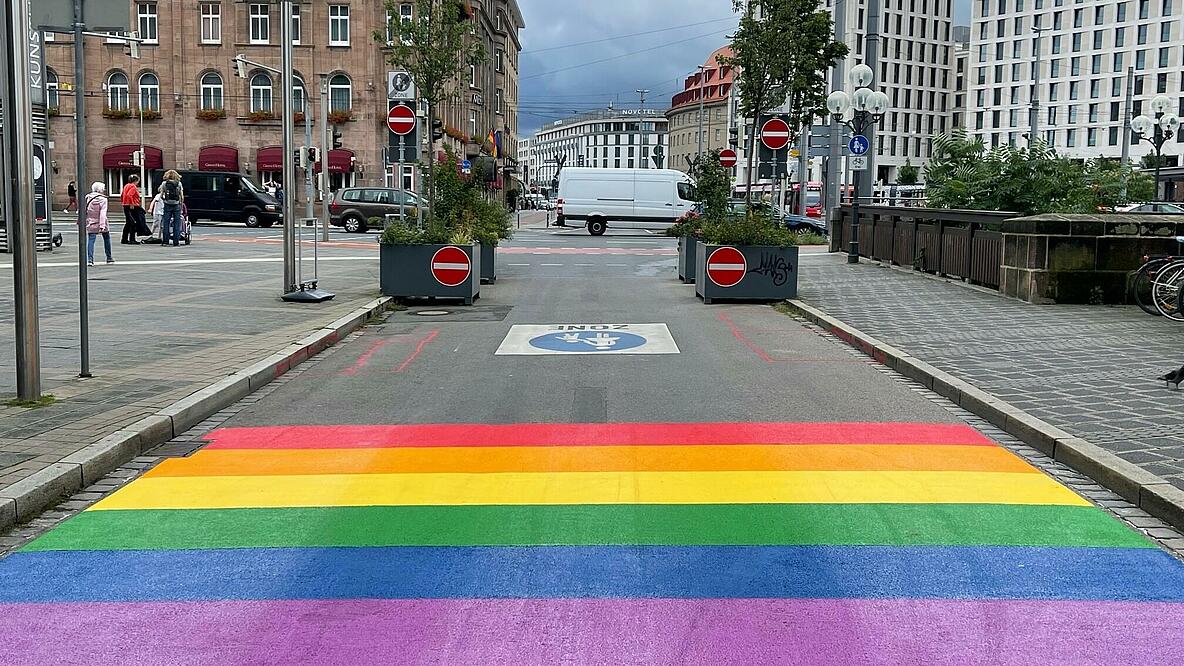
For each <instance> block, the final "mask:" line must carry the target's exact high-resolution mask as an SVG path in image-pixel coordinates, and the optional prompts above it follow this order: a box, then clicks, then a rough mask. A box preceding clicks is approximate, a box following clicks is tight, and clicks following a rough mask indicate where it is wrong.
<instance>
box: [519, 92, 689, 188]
mask: <svg viewBox="0 0 1184 666" xmlns="http://www.w3.org/2000/svg"><path fill="white" fill-rule="evenodd" d="M664 113H665V112H664V111H658V110H651V109H605V110H601V111H592V112H588V113H581V114H579V115H577V116H573V117H571V118H566V119H563V120H556V121H554V122H550V123H547V124H546V125H544V126H543V127H542V129H540V130H539V131H538V132H537V133H535V135H534V139H533V140H532V141H531V150H532V151H533V159H534V161H535V167H534V168H533V169H531V171H532V172H533V173H532V174H531V176H530V179H531V181H532V182H536V183H542V184H550V182H551V180H552V179H553V178H555V176H556V175H557V174H558V173H559V161H560V159H562V160H563V166H589V167H592V166H595V167H603V168H610V169H612V168H617V169H655V168H657V165H656V164H655V163H654V160H653V156H654V155H655V152H654V151H655V149H656V148H657V147H658V146H661V147H662V150H661V151H660V152H661V153H662V154H663V158H664V161H665V157H666V155H665V153H666V127H667V121H666V116H665V115H664ZM663 166H665V164H663Z"/></svg>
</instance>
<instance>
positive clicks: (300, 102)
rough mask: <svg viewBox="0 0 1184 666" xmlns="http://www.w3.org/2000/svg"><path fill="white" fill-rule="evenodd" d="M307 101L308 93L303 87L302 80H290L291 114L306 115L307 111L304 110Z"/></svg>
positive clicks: (294, 78) (297, 78)
mask: <svg viewBox="0 0 1184 666" xmlns="http://www.w3.org/2000/svg"><path fill="white" fill-rule="evenodd" d="M307 100H308V91H307V89H306V88H305V87H304V79H302V78H300V77H299V76H296V77H293V79H292V113H307V112H308V110H307V109H305V108H304V103H305V101H307Z"/></svg>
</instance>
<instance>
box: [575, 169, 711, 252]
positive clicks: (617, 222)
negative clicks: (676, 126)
mask: <svg viewBox="0 0 1184 666" xmlns="http://www.w3.org/2000/svg"><path fill="white" fill-rule="evenodd" d="M694 192H695V188H694V185H692V183H691V179H690V177H688V176H687V175H686V174H685V173H683V172H681V171H675V170H674V169H600V168H592V167H568V168H566V169H564V170H563V171H562V172H561V173H560V176H559V198H558V200H557V202H556V203H557V208H558V210H559V219H560V223H561V224H568V223H569V222H577V223H579V224H581V225H583V226H587V228H588V233H590V234H592V235H593V236H599V235H601V234H603V233H604V232H605V230H606V229H607V228H608V226H609V225H610V224H612V226H614V227H617V228H623V229H668V228H670V226H671V225H673V224H674V221H675V220H677V219H678V218H679V217H681V216H682V215H683V214H684V213H686V212H687V211H688V210H690V209H691V208H692V207H693V206H694V205H695V201H694V199H695V196H694Z"/></svg>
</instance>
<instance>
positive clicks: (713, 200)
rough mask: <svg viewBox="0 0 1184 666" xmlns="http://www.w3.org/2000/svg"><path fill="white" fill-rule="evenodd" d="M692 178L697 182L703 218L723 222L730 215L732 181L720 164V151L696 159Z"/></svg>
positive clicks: (692, 167)
mask: <svg viewBox="0 0 1184 666" xmlns="http://www.w3.org/2000/svg"><path fill="white" fill-rule="evenodd" d="M690 176H691V178H693V179H694V181H695V199H696V200H697V201H699V202H701V203H702V204H703V217H705V218H707V219H708V220H721V219H723V218H724V217H725V216H726V215H727V213H728V197H729V196H730V195H731V193H732V179H731V177H729V176H728V171H727V169H725V168H723V166H721V165H720V163H719V150H713V151H711V152H710V153H707V154H705V155H701V156H699V157H696V158H695V161H694V162H693V163H692V164H691V170H690Z"/></svg>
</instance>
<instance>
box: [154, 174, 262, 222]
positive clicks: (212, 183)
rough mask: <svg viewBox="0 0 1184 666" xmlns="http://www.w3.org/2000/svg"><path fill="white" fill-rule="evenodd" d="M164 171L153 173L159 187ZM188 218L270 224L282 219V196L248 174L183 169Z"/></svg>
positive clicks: (158, 187)
mask: <svg viewBox="0 0 1184 666" xmlns="http://www.w3.org/2000/svg"><path fill="white" fill-rule="evenodd" d="M164 173H165V172H164V171H161V170H157V171H153V173H152V182H153V183H154V184H155V187H156V190H157V191H160V184H161V183H162V182H164ZM177 173H179V174H181V187H183V188H185V205H186V206H188V207H189V219H190V220H191V221H195V220H214V221H217V222H242V223H244V224H246V225H247V226H248V227H270V226H271V225H273V224H275V223H276V222H279V221H281V220H282V219H283V214H282V213H281V212H280V210H281V206H280V202H279V200H277V199H276V198H275V197H273V196H271V195H270V194H268V193H267V192H266V191H264V189H263V188H262V187H259V186H258V185H256V184H255V181H253V180H251V178H250V177H249V176H245V175H243V174H241V173H227V172H224V171H181V170H180V169H178V170H177Z"/></svg>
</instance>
